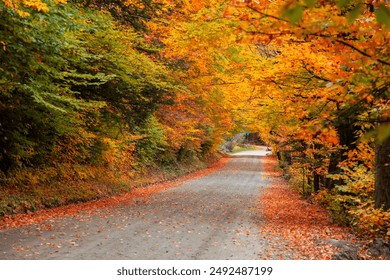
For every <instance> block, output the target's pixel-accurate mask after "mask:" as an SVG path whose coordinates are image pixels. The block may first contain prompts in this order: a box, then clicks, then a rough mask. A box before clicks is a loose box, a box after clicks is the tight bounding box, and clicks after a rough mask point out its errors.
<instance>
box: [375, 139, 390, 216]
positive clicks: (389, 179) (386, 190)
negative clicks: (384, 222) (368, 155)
mask: <svg viewBox="0 0 390 280" xmlns="http://www.w3.org/2000/svg"><path fill="white" fill-rule="evenodd" d="M375 207H376V208H380V207H383V209H384V210H388V209H390V137H388V138H387V139H386V140H385V141H384V142H383V143H381V144H377V145H376V147H375Z"/></svg>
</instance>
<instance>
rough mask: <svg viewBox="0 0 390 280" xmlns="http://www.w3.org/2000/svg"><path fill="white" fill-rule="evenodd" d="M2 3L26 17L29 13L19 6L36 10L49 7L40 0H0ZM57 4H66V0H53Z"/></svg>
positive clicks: (45, 9)
mask: <svg viewBox="0 0 390 280" xmlns="http://www.w3.org/2000/svg"><path fill="white" fill-rule="evenodd" d="M1 1H3V3H4V4H5V5H6V6H7V7H9V8H11V9H13V10H14V11H15V12H17V13H18V15H19V16H20V17H27V16H29V15H30V13H28V12H26V11H23V10H21V9H20V7H21V6H23V7H27V8H31V9H33V10H36V11H38V12H44V13H45V12H48V11H49V7H48V6H47V4H46V3H44V2H43V1H42V0H14V1H11V0H1ZM55 2H56V3H57V4H66V3H67V0H55Z"/></svg>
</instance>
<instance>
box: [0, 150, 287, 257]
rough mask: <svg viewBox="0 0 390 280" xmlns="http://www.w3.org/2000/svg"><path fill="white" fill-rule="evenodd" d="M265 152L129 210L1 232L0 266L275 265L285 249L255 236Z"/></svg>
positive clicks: (252, 153)
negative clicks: (39, 262) (38, 262)
mask: <svg viewBox="0 0 390 280" xmlns="http://www.w3.org/2000/svg"><path fill="white" fill-rule="evenodd" d="M266 153H267V152H266V151H265V150H259V151H250V152H242V153H238V154H236V155H234V156H232V158H231V159H230V160H229V162H228V163H227V164H226V166H225V167H224V168H222V169H220V170H218V171H216V172H214V173H211V174H209V175H207V176H205V177H202V178H199V179H195V180H190V181H187V182H185V183H183V184H182V185H180V186H179V187H176V188H173V189H169V190H166V191H163V192H160V193H157V194H154V195H152V196H150V197H149V198H147V199H141V198H139V199H137V198H136V199H135V201H134V202H133V203H130V204H126V205H123V204H122V205H118V206H116V207H113V208H105V209H100V210H98V211H97V212H94V213H92V214H89V213H82V214H80V215H78V216H77V217H70V216H65V217H62V218H56V219H52V220H49V221H45V222H44V223H41V224H34V225H30V226H24V227H19V228H13V229H7V230H2V231H0V259H75V260H79V259H105V260H107V259H167V260H169V259H171V260H172V259H263V258H265V257H266V256H267V257H268V258H275V259H276V258H277V256H280V254H286V253H282V252H284V250H283V249H284V248H285V246H287V245H286V244H284V242H283V240H280V241H278V242H276V243H277V244H279V245H278V246H279V247H278V248H275V246H274V245H273V246H271V245H270V244H271V243H272V244H275V240H272V241H273V242H271V243H270V242H269V241H270V240H269V239H268V238H271V237H268V236H265V235H264V234H262V233H260V232H259V228H260V227H261V224H262V217H261V213H260V212H259V210H258V196H259V195H260V193H261V190H262V189H263V188H265V187H266V186H267V185H268V184H269V183H270V179H269V178H267V177H266V176H265V175H264V174H263V172H262V162H261V158H262V156H264V155H265V154H266ZM283 258H285V259H286V258H287V259H289V258H292V256H286V255H284V256H283Z"/></svg>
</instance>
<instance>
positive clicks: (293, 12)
mask: <svg viewBox="0 0 390 280" xmlns="http://www.w3.org/2000/svg"><path fill="white" fill-rule="evenodd" d="M304 10H305V8H304V7H303V6H301V5H297V6H295V7H292V8H289V7H287V8H285V10H284V11H283V13H282V17H283V18H287V19H288V20H289V21H290V22H291V23H292V24H297V23H299V22H300V21H301V20H302V17H303V11H304Z"/></svg>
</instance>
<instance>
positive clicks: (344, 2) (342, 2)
mask: <svg viewBox="0 0 390 280" xmlns="http://www.w3.org/2000/svg"><path fill="white" fill-rule="evenodd" d="M348 2H349V0H338V1H337V6H339V7H340V8H342V7H344V6H346V5H347V4H348Z"/></svg>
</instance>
